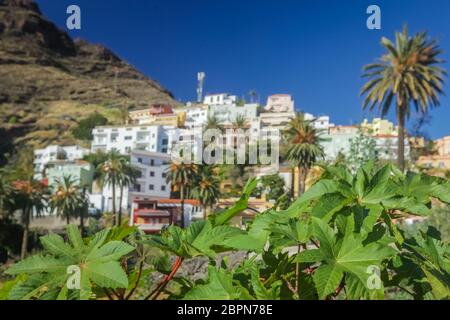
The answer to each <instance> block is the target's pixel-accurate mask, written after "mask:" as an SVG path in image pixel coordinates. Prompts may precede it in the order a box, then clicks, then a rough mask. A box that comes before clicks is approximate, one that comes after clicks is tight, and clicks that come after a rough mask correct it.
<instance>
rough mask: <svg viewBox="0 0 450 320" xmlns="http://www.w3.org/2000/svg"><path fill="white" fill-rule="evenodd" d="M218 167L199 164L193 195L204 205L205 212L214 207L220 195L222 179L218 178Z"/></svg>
mask: <svg viewBox="0 0 450 320" xmlns="http://www.w3.org/2000/svg"><path fill="white" fill-rule="evenodd" d="M218 169H219V168H217V167H214V166H208V165H202V166H199V170H198V171H199V172H198V175H197V176H196V179H195V185H194V186H193V188H192V190H191V197H192V198H193V199H196V200H198V201H199V202H200V204H201V205H202V207H203V209H204V212H205V219H206V216H207V210H208V209H210V208H212V207H213V206H214V204H215V203H217V200H218V199H219V197H220V191H219V190H220V180H219V179H218V172H217V171H218Z"/></svg>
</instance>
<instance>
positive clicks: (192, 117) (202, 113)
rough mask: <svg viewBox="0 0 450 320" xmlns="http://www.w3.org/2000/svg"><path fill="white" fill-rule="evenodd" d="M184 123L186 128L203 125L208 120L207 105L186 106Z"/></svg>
mask: <svg viewBox="0 0 450 320" xmlns="http://www.w3.org/2000/svg"><path fill="white" fill-rule="evenodd" d="M185 112H186V120H185V122H184V125H185V126H186V127H188V128H192V127H196V126H203V125H205V124H206V122H207V121H208V108H207V107H197V106H196V107H187V108H186V111H185Z"/></svg>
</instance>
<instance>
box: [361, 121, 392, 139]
mask: <svg viewBox="0 0 450 320" xmlns="http://www.w3.org/2000/svg"><path fill="white" fill-rule="evenodd" d="M361 129H362V130H364V131H367V132H368V133H370V134H372V135H393V136H396V135H397V134H398V130H397V127H396V126H395V125H394V124H393V123H392V122H391V121H389V120H386V119H381V118H375V119H373V120H372V122H369V121H368V120H367V119H364V121H363V122H362V123H361Z"/></svg>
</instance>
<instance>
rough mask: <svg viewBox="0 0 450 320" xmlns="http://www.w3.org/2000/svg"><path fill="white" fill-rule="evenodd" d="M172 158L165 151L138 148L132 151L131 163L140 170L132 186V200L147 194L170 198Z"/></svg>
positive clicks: (130, 193) (130, 194)
mask: <svg viewBox="0 0 450 320" xmlns="http://www.w3.org/2000/svg"><path fill="white" fill-rule="evenodd" d="M170 159H171V158H170V156H169V155H168V154H165V153H156V152H146V151H138V150H135V151H133V152H132V153H131V165H132V166H134V167H135V168H136V169H138V170H139V171H140V176H139V178H138V179H137V182H136V184H134V185H133V186H131V187H130V191H129V197H130V201H132V200H133V199H134V198H136V197H145V196H148V197H156V198H170V192H171V185H170V182H167V174H168V173H167V171H168V169H169V166H170Z"/></svg>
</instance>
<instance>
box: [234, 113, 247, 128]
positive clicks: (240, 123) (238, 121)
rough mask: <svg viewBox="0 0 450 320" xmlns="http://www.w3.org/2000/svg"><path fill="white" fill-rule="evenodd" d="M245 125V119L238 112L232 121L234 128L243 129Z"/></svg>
mask: <svg viewBox="0 0 450 320" xmlns="http://www.w3.org/2000/svg"><path fill="white" fill-rule="evenodd" d="M246 127H247V119H245V117H244V116H243V115H241V114H238V115H237V116H236V118H235V119H234V121H233V128H234V129H244V128H246Z"/></svg>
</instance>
